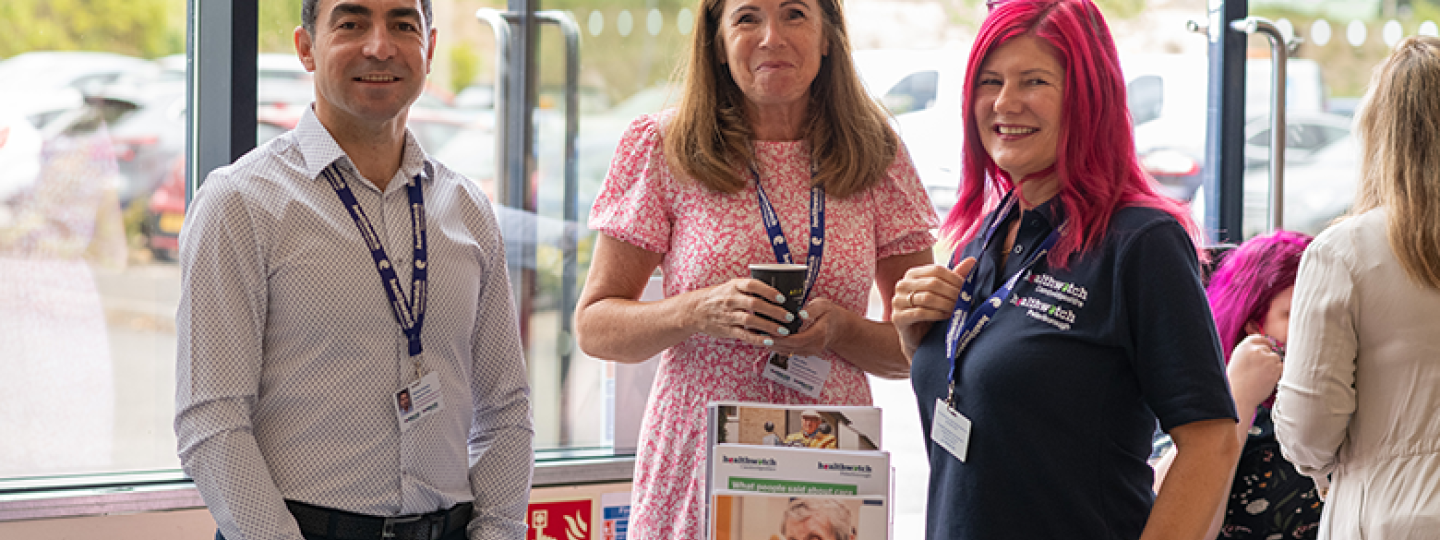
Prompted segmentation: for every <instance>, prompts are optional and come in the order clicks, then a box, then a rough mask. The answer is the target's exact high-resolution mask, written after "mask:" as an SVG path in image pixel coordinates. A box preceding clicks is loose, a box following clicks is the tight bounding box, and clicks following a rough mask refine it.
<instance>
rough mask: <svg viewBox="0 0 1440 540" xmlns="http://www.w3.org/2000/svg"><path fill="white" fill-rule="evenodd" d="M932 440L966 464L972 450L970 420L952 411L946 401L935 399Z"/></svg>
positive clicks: (931, 431) (931, 426)
mask: <svg viewBox="0 0 1440 540" xmlns="http://www.w3.org/2000/svg"><path fill="white" fill-rule="evenodd" d="M930 438H931V439H932V440H934V441H935V444H938V445H940V447H941V448H944V449H945V451H946V452H950V455H952V456H955V459H958V460H960V462H961V463H964V462H965V453H966V451H968V450H969V449H970V419H969V418H966V417H965V415H963V414H960V413H959V412H956V411H955V409H951V408H950V405H949V404H947V403H945V400H944V399H939V398H936V399H935V420H934V422H932V423H931V425H930Z"/></svg>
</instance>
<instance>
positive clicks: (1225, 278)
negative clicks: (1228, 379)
mask: <svg viewBox="0 0 1440 540" xmlns="http://www.w3.org/2000/svg"><path fill="white" fill-rule="evenodd" d="M1310 240H1311V237H1310V236H1309V235H1305V234H1301V233H1297V232H1290V231H1275V232H1273V233H1270V234H1265V235H1260V236H1256V237H1254V238H1251V239H1249V240H1246V241H1245V243H1243V244H1240V247H1237V248H1235V249H1233V250H1230V252H1229V253H1227V254H1225V256H1224V258H1223V259H1221V260H1220V266H1219V267H1218V268H1216V269H1215V273H1214V274H1213V275H1211V276H1210V285H1209V286H1208V287H1206V288H1205V294H1206V295H1207V296H1209V297H1210V311H1211V312H1212V313H1213V314H1214V316H1215V331H1216V332H1217V333H1219V334H1220V347H1221V349H1222V350H1223V351H1224V352H1225V361H1226V362H1229V361H1230V351H1232V350H1234V349H1235V345H1236V344H1238V343H1240V340H1242V339H1245V335H1246V334H1248V332H1246V331H1245V325H1246V324H1247V323H1252V322H1253V323H1256V324H1261V323H1263V322H1264V321H1265V314H1266V313H1267V312H1269V311H1270V302H1272V301H1274V300H1275V296H1276V295H1279V294H1280V292H1281V291H1284V290H1285V289H1288V288H1290V287H1292V286H1294V285H1295V275H1296V274H1297V273H1298V272H1299V271H1300V255H1301V254H1303V253H1304V252H1305V247H1306V246H1309V245H1310Z"/></svg>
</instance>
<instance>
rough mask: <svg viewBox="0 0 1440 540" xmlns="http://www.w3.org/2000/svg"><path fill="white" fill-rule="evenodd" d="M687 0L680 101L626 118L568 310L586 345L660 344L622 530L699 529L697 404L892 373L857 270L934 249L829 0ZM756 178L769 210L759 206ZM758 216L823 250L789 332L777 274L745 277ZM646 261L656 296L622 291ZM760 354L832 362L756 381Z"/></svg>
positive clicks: (804, 253)
mask: <svg viewBox="0 0 1440 540" xmlns="http://www.w3.org/2000/svg"><path fill="white" fill-rule="evenodd" d="M699 12H700V13H703V14H704V16H703V17H700V18H699V20H698V21H697V22H696V28H695V31H694V36H695V39H694V41H693V42H692V44H691V48H690V51H689V67H688V72H687V73H686V74H685V80H684V83H683V84H684V93H683V95H682V97H681V101H680V105H679V107H678V108H677V109H676V110H673V111H668V112H665V113H661V114H658V115H649V116H642V117H640V118H639V119H636V120H635V121H634V122H633V123H632V124H631V125H630V127H629V129H628V130H627V132H626V133H625V136H624V138H623V139H622V140H621V142H620V144H619V148H618V149H617V150H616V154H615V158H614V161H613V162H612V164H611V166H610V171H609V174H608V176H607V178H606V180H605V186H604V188H603V189H602V190H601V193H600V195H599V197H598V199H597V200H596V202H595V207H594V210H593V211H592V212H591V218H590V227H591V228H593V229H595V230H597V231H599V232H600V233H601V235H600V239H599V241H598V243H597V244H596V247H595V257H594V262H593V264H592V267H591V270H590V274H589V277H588V278H587V281H586V285H585V290H584V292H583V293H582V295H581V298H580V302H579V307H578V308H577V309H576V312H575V320H576V328H577V337H578V339H579V344H580V347H581V348H582V349H583V350H584V351H585V352H586V354H589V355H590V356H594V357H597V358H605V359H608V360H613V361H617V362H641V361H644V360H646V359H648V358H650V357H651V356H654V355H656V354H660V353H662V352H663V356H662V359H661V363H660V368H659V373H658V375H657V377H656V381H655V386H654V388H653V390H652V392H651V396H650V402H649V404H648V406H647V408H646V412H645V419H644V423H643V425H642V427H641V434H642V435H641V440H640V444H639V450H638V456H637V461H636V468H635V484H634V500H633V504H632V508H631V517H630V520H631V521H630V529H629V534H630V536H631V537H632V538H636V539H638V540H651V539H665V540H670V539H681V540H684V539H699V538H704V537H705V531H704V528H703V520H704V510H703V509H704V508H705V504H704V501H703V497H702V494H703V492H704V476H703V471H702V468H703V463H704V453H705V415H704V410H705V404H706V403H707V402H710V401H714V400H731V401H759V402H771V403H790V404H800V403H806V404H808V403H823V404H845V405H869V404H870V388H869V385H868V383H867V381H866V377H865V373H867V372H868V373H873V374H875V375H878V376H881V377H892V378H903V377H906V376H908V370H909V362H908V361H907V360H906V359H905V356H904V354H902V352H901V351H900V346H899V338H898V337H897V335H896V333H895V329H894V327H893V326H892V325H891V324H889V323H888V322H876V321H870V320H867V319H865V317H864V313H865V311H866V307H867V305H868V299H869V293H870V289H871V285H872V283H873V284H874V285H877V286H878V287H879V289H880V295H881V296H880V297H881V298H890V297H891V296H892V295H893V294H894V288H895V282H896V281H898V280H899V279H900V278H901V277H902V276H903V275H904V274H905V271H906V270H907V269H909V268H911V267H913V266H918V265H924V264H929V263H930V262H931V261H932V257H931V252H930V247H931V245H932V244H933V243H934V241H935V240H934V236H933V235H932V234H931V232H930V231H931V229H933V228H934V227H936V226H937V220H936V217H935V213H934V210H932V209H931V206H930V201H929V199H928V198H927V197H926V195H925V191H924V189H923V187H922V186H921V184H920V182H919V180H918V179H917V177H916V174H915V169H914V166H913V165H912V164H911V162H910V158H909V155H908V154H907V153H906V152H905V150H904V148H903V147H902V146H901V144H900V141H899V139H898V137H897V136H896V135H895V133H894V132H893V131H892V130H891V129H890V128H889V125H888V123H887V121H886V116H885V113H884V112H883V111H882V110H881V109H880V108H879V106H877V105H876V104H875V103H874V102H873V101H872V100H871V99H870V98H869V97H868V95H867V94H866V93H865V91H864V88H863V87H862V85H861V83H860V81H859V80H858V78H857V77H856V74H855V68H854V65H853V64H851V62H850V46H849V43H848V42H847V37H846V33H845V24H844V20H843V18H842V14H841V10H840V6H839V4H838V2H837V1H836V0H798V1H797V0H786V1H782V0H703V1H702V4H701V6H700V9H699ZM759 188H763V193H762V191H761V190H760V189H759ZM812 188H819V189H812ZM762 195H763V196H764V197H766V198H767V199H766V200H768V201H769V203H770V205H771V206H772V207H773V208H774V211H775V214H776V215H777V216H778V226H777V225H774V224H772V225H769V226H767V224H766V223H765V221H764V220H763V219H762V218H761V215H762V211H761V207H762V204H764V203H763V202H762ZM812 207H813V208H814V213H816V214H823V216H824V219H823V221H822V222H821V225H820V226H819V227H818V228H812V227H814V224H812V222H811V220H810V217H811V215H812ZM775 228H778V229H779V231H775V230H774V229H775ZM812 231H813V232H812ZM774 232H779V233H781V235H783V238H784V239H785V241H784V242H783V243H784V244H786V245H789V246H792V247H791V248H790V249H791V256H792V257H793V262H795V263H798V264H807V263H808V262H809V261H810V259H811V258H812V257H815V258H816V259H817V260H821V261H823V262H821V263H820V264H819V267H818V268H819V270H818V275H817V277H816V279H815V280H814V283H811V284H810V288H811V291H810V293H809V295H808V298H809V300H808V302H807V303H806V304H805V305H804V306H803V310H802V311H801V312H800V317H801V319H803V320H804V323H803V326H801V327H800V329H799V330H798V331H797V332H796V333H794V334H793V335H791V334H790V333H789V332H788V331H786V330H785V329H784V328H783V327H780V326H779V325H777V324H776V323H775V322H771V321H770V320H767V318H766V317H768V318H769V319H773V320H785V317H786V315H787V313H786V311H785V310H784V309H783V308H781V307H780V306H778V305H776V304H773V303H771V302H769V301H767V300H766V299H767V298H771V299H773V298H775V297H776V296H778V295H779V291H777V290H775V289H773V288H771V287H769V286H767V285H765V284H763V283H761V282H760V281H756V280H752V279H749V278H748V277H747V276H748V275H749V272H748V269H747V267H748V265H749V264H751V263H773V262H776V259H777V254H776V251H775V250H774V249H773V247H772V243H771V241H770V238H771V236H772V234H771V233H774ZM812 246H814V247H812ZM816 248H823V249H818V250H817V249H816ZM812 254H813V255H812ZM657 267H658V268H660V269H661V272H662V274H663V275H664V290H665V299H664V300H661V301H658V302H649V303H640V302H638V301H637V300H636V299H638V298H639V297H640V293H641V292H642V290H643V289H644V287H645V283H646V282H647V281H648V279H649V278H650V276H651V274H652V273H653V272H654V270H655V269H656V268H657ZM888 312H889V309H888V306H887V308H886V313H885V320H886V321H888V320H889V313H888ZM762 316H763V317H762ZM772 353H779V354H789V355H794V356H795V357H808V358H813V359H816V360H815V361H816V362H818V363H820V364H825V365H828V366H829V374H828V377H827V378H826V379H825V381H824V383H823V386H821V387H820V388H819V390H818V395H814V396H812V395H811V394H807V393H802V392H801V391H798V390H794V389H791V388H788V387H785V386H782V385H780V384H778V383H775V382H771V381H770V380H768V379H765V378H763V377H762V369H763V367H764V366H765V364H766V360H767V359H768V358H769V356H770V355H771V354H772Z"/></svg>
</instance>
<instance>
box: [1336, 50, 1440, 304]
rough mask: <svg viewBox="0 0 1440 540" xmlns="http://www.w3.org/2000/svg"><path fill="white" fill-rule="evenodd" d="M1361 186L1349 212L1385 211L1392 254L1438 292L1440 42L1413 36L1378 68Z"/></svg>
mask: <svg viewBox="0 0 1440 540" xmlns="http://www.w3.org/2000/svg"><path fill="white" fill-rule="evenodd" d="M1355 131H1356V136H1357V137H1358V138H1359V140H1360V149H1361V167H1360V169H1361V172H1360V188H1359V193H1357V195H1356V200H1355V206H1354V208H1353V210H1352V213H1353V214H1355V215H1359V214H1361V213H1364V212H1366V211H1369V210H1372V209H1375V208H1382V207H1383V208H1385V209H1386V211H1387V213H1388V218H1389V222H1388V225H1387V227H1388V230H1387V231H1386V232H1387V236H1388V237H1389V240H1390V248H1391V249H1392V250H1394V251H1395V256H1396V257H1397V258H1399V259H1400V264H1401V266H1403V267H1405V272H1406V273H1407V274H1409V275H1410V277H1411V278H1412V279H1414V280H1416V281H1417V282H1419V283H1421V284H1422V285H1425V286H1428V287H1431V288H1435V289H1440V38H1434V37H1430V36H1414V37H1410V38H1406V39H1405V40H1404V41H1401V42H1400V44H1399V45H1398V46H1396V47H1395V52H1393V53H1391V54H1390V58H1388V59H1386V60H1385V63H1384V64H1381V65H1380V66H1379V67H1378V68H1376V70H1375V73H1374V75H1373V76H1372V77H1371V81H1370V91H1369V92H1366V94H1365V98H1364V101H1363V105H1361V107H1360V111H1359V113H1358V114H1357V116H1356V119H1355Z"/></svg>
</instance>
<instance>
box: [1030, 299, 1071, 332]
mask: <svg viewBox="0 0 1440 540" xmlns="http://www.w3.org/2000/svg"><path fill="white" fill-rule="evenodd" d="M1015 305H1016V306H1018V307H1022V308H1025V309H1026V312H1025V314H1026V315H1028V316H1029V317H1030V318H1032V319H1035V320H1038V321H1041V322H1046V323H1049V324H1050V325H1051V326H1054V327H1055V328H1059V329H1060V330H1069V329H1070V325H1073V324H1075V311H1074V310H1069V309H1065V308H1063V307H1060V305H1058V304H1051V303H1049V302H1046V301H1044V300H1040V299H1038V298H1032V297H1028V296H1016V297H1015Z"/></svg>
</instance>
